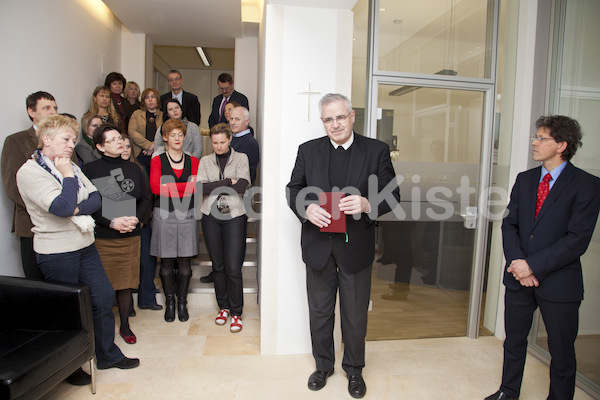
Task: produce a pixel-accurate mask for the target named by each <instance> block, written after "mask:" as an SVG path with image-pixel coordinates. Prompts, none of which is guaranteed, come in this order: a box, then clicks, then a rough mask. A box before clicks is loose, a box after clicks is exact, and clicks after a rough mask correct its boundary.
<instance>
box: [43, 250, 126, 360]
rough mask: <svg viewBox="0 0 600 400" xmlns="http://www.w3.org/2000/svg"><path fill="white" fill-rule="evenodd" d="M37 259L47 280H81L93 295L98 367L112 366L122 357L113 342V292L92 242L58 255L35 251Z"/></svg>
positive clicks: (75, 281) (79, 281)
mask: <svg viewBox="0 0 600 400" xmlns="http://www.w3.org/2000/svg"><path fill="white" fill-rule="evenodd" d="M36 257H37V261H38V265H39V267H40V270H41V271H42V273H43V274H44V278H45V279H46V280H48V281H56V282H70V283H84V284H86V285H88V286H89V287H90V292H91V294H92V316H93V319H94V341H95V345H96V346H95V347H96V362H97V364H98V367H104V366H109V365H114V364H116V363H118V362H119V361H121V360H123V358H125V356H124V355H123V353H121V350H120V349H119V348H118V347H117V345H116V344H115V315H114V314H113V311H112V306H113V303H114V299H115V291H114V290H113V287H112V286H111V284H110V282H109V281H108V278H107V276H106V272H104V267H103V266H102V262H101V261H100V256H99V255H98V251H97V250H96V246H95V245H94V244H92V245H90V246H88V247H85V248H83V249H81V250H77V251H70V252H68V253H57V254H37V253H36Z"/></svg>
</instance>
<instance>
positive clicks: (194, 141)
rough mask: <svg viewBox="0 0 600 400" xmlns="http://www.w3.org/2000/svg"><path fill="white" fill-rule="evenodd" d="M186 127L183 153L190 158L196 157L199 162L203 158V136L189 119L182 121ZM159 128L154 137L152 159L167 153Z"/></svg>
mask: <svg viewBox="0 0 600 400" xmlns="http://www.w3.org/2000/svg"><path fill="white" fill-rule="evenodd" d="M182 121H183V123H184V124H185V127H186V133H185V138H184V139H183V152H184V153H186V154H189V155H190V156H193V157H196V158H197V159H198V160H199V159H200V157H202V134H201V133H200V128H198V125H196V124H195V123H193V122H192V121H188V119H187V118H183V119H182ZM160 128H162V126H161V127H159V128H158V129H157V130H156V135H155V136H154V153H153V154H152V157H156V156H158V155H160V154H162V153H164V152H165V142H164V141H163V138H162V132H161V130H160Z"/></svg>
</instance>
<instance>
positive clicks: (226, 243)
mask: <svg viewBox="0 0 600 400" xmlns="http://www.w3.org/2000/svg"><path fill="white" fill-rule="evenodd" d="M201 221H202V232H203V233H204V240H205V241H206V248H207V249H208V254H209V255H210V259H211V260H212V268H213V280H214V281H215V294H216V296H217V303H218V304H219V308H220V309H229V310H231V315H237V316H241V315H242V308H243V307H244V293H243V292H244V285H243V284H242V264H243V263H244V257H245V256H246V215H240V216H239V217H236V218H232V219H228V220H219V219H217V218H215V217H213V216H212V215H203V216H202V220H201Z"/></svg>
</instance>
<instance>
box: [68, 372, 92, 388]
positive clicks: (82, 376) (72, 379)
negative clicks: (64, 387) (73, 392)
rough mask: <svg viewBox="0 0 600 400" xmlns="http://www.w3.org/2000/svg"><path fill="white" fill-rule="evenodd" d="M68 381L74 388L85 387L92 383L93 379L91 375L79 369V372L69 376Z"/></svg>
mask: <svg viewBox="0 0 600 400" xmlns="http://www.w3.org/2000/svg"><path fill="white" fill-rule="evenodd" d="M66 381H67V382H69V383H70V384H71V385H74V386H85V385H89V384H90V383H92V377H91V376H90V374H88V373H87V372H85V371H84V370H82V369H81V368H79V369H78V370H77V371H75V372H73V373H72V374H71V375H69V376H67V379H66Z"/></svg>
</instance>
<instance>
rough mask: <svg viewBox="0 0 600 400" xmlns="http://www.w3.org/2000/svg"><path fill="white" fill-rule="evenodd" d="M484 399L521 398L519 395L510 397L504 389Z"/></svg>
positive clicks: (507, 399) (515, 399)
mask: <svg viewBox="0 0 600 400" xmlns="http://www.w3.org/2000/svg"><path fill="white" fill-rule="evenodd" d="M484 400H519V398H518V397H508V396H507V395H506V394H504V392H503V391H502V390H498V391H497V392H496V393H494V394H493V395H491V396H488V397H486V398H485V399H484Z"/></svg>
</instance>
